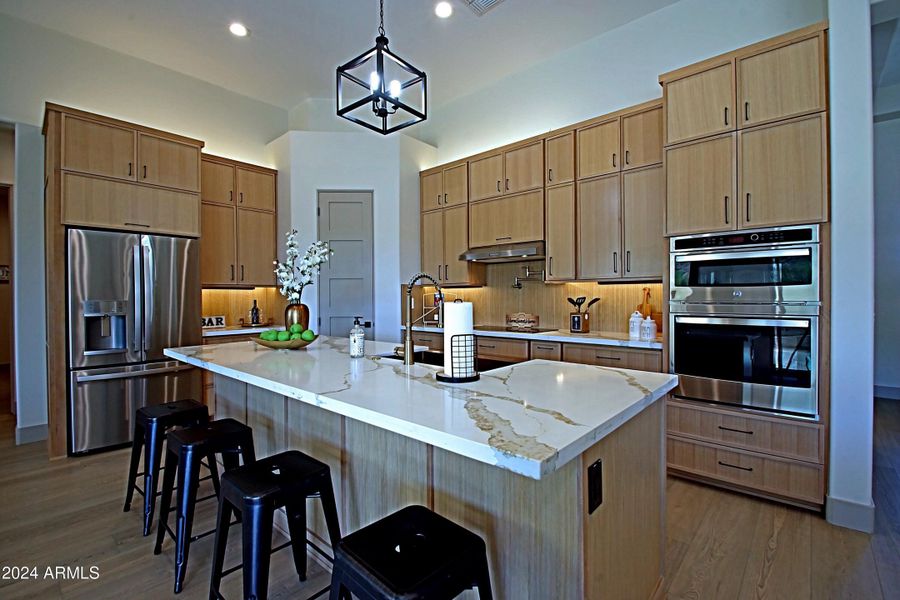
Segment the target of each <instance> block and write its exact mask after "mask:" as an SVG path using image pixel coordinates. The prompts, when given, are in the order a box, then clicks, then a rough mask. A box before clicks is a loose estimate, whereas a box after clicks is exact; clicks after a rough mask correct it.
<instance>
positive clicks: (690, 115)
mask: <svg viewBox="0 0 900 600" xmlns="http://www.w3.org/2000/svg"><path fill="white" fill-rule="evenodd" d="M664 85H665V96H666V101H665V107H666V144H675V143H677V142H682V141H687V140H692V139H695V138H699V137H704V136H708V135H713V134H716V133H722V132H726V131H732V130H734V129H735V127H736V124H737V116H736V115H735V114H734V65H733V63H732V62H731V61H729V62H727V63H725V64H722V65H718V66H715V67H712V68H710V69H707V70H705V71H701V72H699V73H695V74H693V75H688V76H686V77H682V78H681V79H675V80H672V81H667V82H665V84H664Z"/></svg>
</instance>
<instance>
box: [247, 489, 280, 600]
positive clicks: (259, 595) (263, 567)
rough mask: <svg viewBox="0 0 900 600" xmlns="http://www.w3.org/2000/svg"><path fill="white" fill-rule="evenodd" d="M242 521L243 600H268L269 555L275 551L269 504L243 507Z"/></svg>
mask: <svg viewBox="0 0 900 600" xmlns="http://www.w3.org/2000/svg"><path fill="white" fill-rule="evenodd" d="M241 512H242V513H243V514H242V517H243V521H242V523H241V529H242V533H243V556H244V570H243V571H244V572H243V575H244V598H253V599H254V600H267V598H268V595H269V558H270V557H269V555H270V554H271V552H272V517H273V515H272V509H271V508H270V507H268V506H266V505H262V504H254V505H249V506H248V505H246V504H245V505H244V510H242V511H241Z"/></svg>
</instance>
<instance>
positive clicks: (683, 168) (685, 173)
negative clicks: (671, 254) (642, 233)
mask: <svg viewBox="0 0 900 600" xmlns="http://www.w3.org/2000/svg"><path fill="white" fill-rule="evenodd" d="M735 144H736V137H735V134H727V135H724V136H719V137H714V138H709V139H704V140H701V141H699V142H691V143H689V144H683V145H680V146H674V147H670V148H666V235H683V234H688V233H706V232H713V231H730V230H733V229H736V228H737V223H738V217H737V214H736V210H735V206H736V203H735V194H736V193H737V178H736V161H735V156H736V145H735Z"/></svg>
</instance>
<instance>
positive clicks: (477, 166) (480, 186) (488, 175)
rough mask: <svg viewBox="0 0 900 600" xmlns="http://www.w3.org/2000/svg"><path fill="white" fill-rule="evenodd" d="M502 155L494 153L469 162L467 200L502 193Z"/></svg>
mask: <svg viewBox="0 0 900 600" xmlns="http://www.w3.org/2000/svg"><path fill="white" fill-rule="evenodd" d="M502 181H503V155H502V154H494V155H492V156H486V157H485V158H479V159H478V160H473V161H470V162H469V202H473V201H475V200H483V199H485V198H494V197H496V196H499V195H501V194H502V193H503V190H502V189H501V184H502Z"/></svg>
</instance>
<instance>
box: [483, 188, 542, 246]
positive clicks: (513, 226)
mask: <svg viewBox="0 0 900 600" xmlns="http://www.w3.org/2000/svg"><path fill="white" fill-rule="evenodd" d="M542 239H544V192H543V190H539V191H534V192H526V193H524V194H518V195H516V196H504V197H503V198H497V199H495V200H486V201H483V202H475V203H472V204H470V205H469V246H470V247H473V248H475V247H478V246H493V245H495V244H512V243H516V242H533V241H536V240H542Z"/></svg>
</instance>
